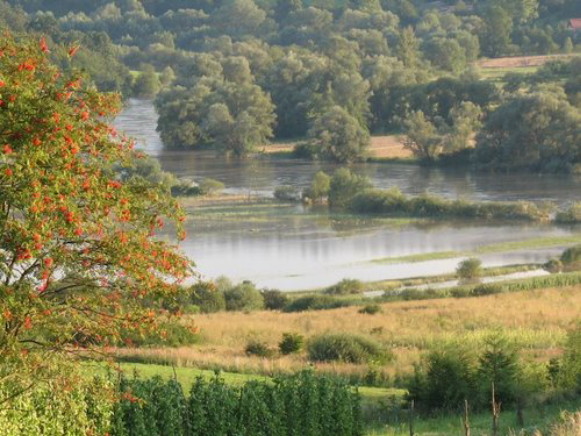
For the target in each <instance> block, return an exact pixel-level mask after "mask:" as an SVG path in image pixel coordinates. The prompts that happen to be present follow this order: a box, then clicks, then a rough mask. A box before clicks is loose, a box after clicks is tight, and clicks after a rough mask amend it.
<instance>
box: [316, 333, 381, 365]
mask: <svg viewBox="0 0 581 436" xmlns="http://www.w3.org/2000/svg"><path fill="white" fill-rule="evenodd" d="M308 356H309V359H310V360H313V361H319V362H329V361H341V362H346V363H372V362H373V363H384V362H387V361H389V360H390V359H391V357H392V355H391V353H389V352H387V351H386V350H384V349H383V347H382V346H381V345H379V344H378V343H377V342H375V341H373V340H371V339H368V338H365V337H362V336H358V335H352V334H347V333H341V334H324V335H321V336H317V337H315V338H313V339H311V340H310V341H309V344H308Z"/></svg>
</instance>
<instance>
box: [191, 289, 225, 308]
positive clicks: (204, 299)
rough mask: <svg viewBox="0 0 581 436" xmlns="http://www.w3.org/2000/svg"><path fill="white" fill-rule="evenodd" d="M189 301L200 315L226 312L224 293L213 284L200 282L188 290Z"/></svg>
mask: <svg viewBox="0 0 581 436" xmlns="http://www.w3.org/2000/svg"><path fill="white" fill-rule="evenodd" d="M190 299H191V301H192V303H193V304H195V305H196V306H198V307H199V308H200V312H202V313H214V312H220V311H222V310H226V299H225V298H224V293H223V292H221V291H219V290H218V289H217V288H216V286H215V285H214V284H213V283H207V282H201V283H197V284H196V285H194V286H192V287H191V288H190Z"/></svg>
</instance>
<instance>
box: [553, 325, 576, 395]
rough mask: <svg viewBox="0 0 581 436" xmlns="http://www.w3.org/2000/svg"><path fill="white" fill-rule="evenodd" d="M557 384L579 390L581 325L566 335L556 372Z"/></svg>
mask: <svg viewBox="0 0 581 436" xmlns="http://www.w3.org/2000/svg"><path fill="white" fill-rule="evenodd" d="M558 385H559V386H560V387H561V388H564V389H566V390H569V391H574V392H577V393H579V392H581V326H580V325H577V326H576V327H575V328H574V329H572V330H571V331H570V332H569V334H568V335H567V343H566V345H565V353H564V355H563V358H562V362H561V366H560V368H559V373H558Z"/></svg>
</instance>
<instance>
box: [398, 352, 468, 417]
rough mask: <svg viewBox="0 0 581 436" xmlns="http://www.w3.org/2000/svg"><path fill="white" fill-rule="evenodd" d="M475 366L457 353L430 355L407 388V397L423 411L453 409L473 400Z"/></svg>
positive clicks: (434, 353) (465, 356)
mask: <svg viewBox="0 0 581 436" xmlns="http://www.w3.org/2000/svg"><path fill="white" fill-rule="evenodd" d="M474 378H475V377H474V367H473V365H472V362H471V361H470V359H469V357H468V356H467V355H466V354H465V353H463V352H462V351H460V350H443V351H433V352H431V353H429V354H428V355H427V356H426V357H425V358H424V361H423V362H422V365H421V366H416V368H415V375H414V378H413V379H412V381H411V383H410V385H409V386H408V389H409V395H410V398H411V399H413V400H415V401H416V404H417V406H418V407H419V408H420V409H423V410H439V409H446V410H456V409H459V408H460V406H461V404H462V403H463V402H464V399H466V398H470V399H472V398H473V397H474V393H475V387H474V382H475V380H474Z"/></svg>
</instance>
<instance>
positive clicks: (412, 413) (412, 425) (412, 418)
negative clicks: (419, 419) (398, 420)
mask: <svg viewBox="0 0 581 436" xmlns="http://www.w3.org/2000/svg"><path fill="white" fill-rule="evenodd" d="M414 408H415V401H414V400H412V402H411V403H410V410H409V425H410V436H414Z"/></svg>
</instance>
